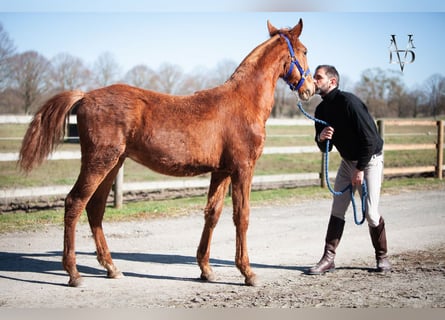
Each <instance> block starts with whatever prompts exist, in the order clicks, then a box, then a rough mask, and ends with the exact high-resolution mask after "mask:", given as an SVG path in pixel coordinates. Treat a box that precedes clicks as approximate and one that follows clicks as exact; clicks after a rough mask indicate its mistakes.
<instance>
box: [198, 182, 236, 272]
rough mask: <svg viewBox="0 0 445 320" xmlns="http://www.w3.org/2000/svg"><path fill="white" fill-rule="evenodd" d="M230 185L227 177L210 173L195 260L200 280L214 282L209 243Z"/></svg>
mask: <svg viewBox="0 0 445 320" xmlns="http://www.w3.org/2000/svg"><path fill="white" fill-rule="evenodd" d="M229 184H230V178H229V177H228V176H227V175H221V174H219V173H212V177H211V180H210V187H209V194H208V196H207V206H206V208H205V211H204V219H205V223H204V229H203V230H202V235H201V241H200V242H199V246H198V250H197V253H196V259H197V261H198V265H199V267H200V268H201V279H202V280H207V281H214V280H215V275H214V273H213V270H212V268H211V267H210V264H209V258H210V243H211V241H212V235H213V230H214V229H215V226H216V224H217V223H218V220H219V217H220V216H221V212H222V209H223V205H224V197H225V195H226V193H227V189H228V187H229Z"/></svg>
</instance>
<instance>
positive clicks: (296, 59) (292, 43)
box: [267, 19, 315, 101]
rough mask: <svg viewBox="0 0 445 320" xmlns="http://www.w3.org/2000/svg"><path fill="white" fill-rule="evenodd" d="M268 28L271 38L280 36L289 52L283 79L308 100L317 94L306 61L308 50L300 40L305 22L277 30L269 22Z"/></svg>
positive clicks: (301, 21)
mask: <svg viewBox="0 0 445 320" xmlns="http://www.w3.org/2000/svg"><path fill="white" fill-rule="evenodd" d="M267 28H268V29H269V34H270V36H271V37H273V36H275V35H279V36H280V37H281V38H282V39H283V43H285V46H286V50H287V51H288V57H289V58H288V59H287V60H286V62H285V64H284V69H283V73H282V74H281V77H282V78H283V79H284V80H285V81H286V82H287V84H288V85H289V87H290V88H291V90H295V91H298V95H299V97H300V98H301V99H302V100H305V101H306V100H308V99H309V98H310V97H312V96H313V95H314V93H315V84H314V79H313V78H312V75H311V74H310V71H309V66H308V63H307V59H306V53H307V49H306V47H305V46H304V45H303V44H302V43H301V41H300V39H299V37H300V35H301V31H302V30H303V20H301V19H300V21H299V22H298V24H297V25H296V26H295V27H293V28H292V29H277V28H275V27H274V26H273V25H272V24H271V23H270V22H269V21H267Z"/></svg>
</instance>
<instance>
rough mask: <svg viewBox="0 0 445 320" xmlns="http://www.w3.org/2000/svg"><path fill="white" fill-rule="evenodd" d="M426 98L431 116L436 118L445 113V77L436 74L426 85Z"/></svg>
mask: <svg viewBox="0 0 445 320" xmlns="http://www.w3.org/2000/svg"><path fill="white" fill-rule="evenodd" d="M423 92H424V96H425V99H426V101H427V103H428V105H429V106H430V115H431V116H433V117H434V118H436V117H437V116H438V115H439V114H440V113H444V112H445V105H444V104H445V77H444V76H442V75H440V74H438V73H436V74H433V75H432V76H430V77H429V78H428V79H427V80H425V83H424V89H423Z"/></svg>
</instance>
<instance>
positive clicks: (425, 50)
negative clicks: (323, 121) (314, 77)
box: [0, 0, 445, 87]
mask: <svg viewBox="0 0 445 320" xmlns="http://www.w3.org/2000/svg"><path fill="white" fill-rule="evenodd" d="M349 1H351V0H349ZM15 2H17V1H15ZM82 2H83V0H78V1H77V2H75V3H77V6H73V4H72V2H68V1H64V0H59V1H56V0H41V1H38V2H37V3H39V4H40V5H39V6H35V5H33V4H34V3H35V1H34V2H32V1H26V0H24V1H21V2H19V3H18V4H14V2H12V1H9V2H8V1H4V0H0V22H1V23H2V24H3V27H4V29H5V30H6V31H7V32H8V33H9V35H10V37H11V38H12V40H13V41H14V43H15V45H16V47H17V50H18V52H24V51H27V50H35V51H37V52H39V53H41V54H42V55H44V56H45V57H47V58H48V59H51V58H52V57H53V56H54V55H56V54H58V53H61V52H67V53H70V54H72V55H74V56H76V57H79V58H82V59H83V61H84V62H85V63H86V64H88V65H91V64H93V63H94V61H95V60H96V59H97V57H98V56H99V55H100V54H101V53H103V52H111V53H112V54H113V55H114V58H115V59H116V61H117V62H118V63H119V64H120V65H121V67H122V71H123V72H126V71H128V70H129V69H130V68H131V67H133V66H135V65H137V64H146V65H147V66H149V67H151V68H153V69H155V70H156V69H157V68H158V67H159V66H160V65H161V64H162V63H170V64H174V65H179V66H180V67H181V68H182V69H183V71H184V72H190V71H193V70H194V69H195V68H198V67H204V68H208V69H211V68H214V67H215V66H216V65H217V64H218V62H221V61H222V60H225V59H229V60H233V61H235V62H236V63H240V62H241V60H242V59H243V58H244V57H245V56H246V55H247V54H248V53H249V52H250V51H251V50H252V49H253V48H254V47H256V46H257V45H258V44H260V43H261V42H263V41H265V40H266V39H267V38H268V33H267V27H266V22H267V20H268V19H269V20H270V21H271V22H272V23H273V24H274V25H275V26H277V27H287V26H293V25H295V24H296V23H297V22H298V20H299V18H302V19H303V22H304V29H303V34H302V36H301V40H302V42H303V43H304V44H305V45H306V46H307V47H308V49H309V53H308V61H309V64H310V67H311V69H314V68H315V67H316V66H317V65H318V64H322V63H323V64H324V63H329V64H333V65H335V66H337V68H338V70H339V71H340V73H341V75H342V76H344V77H347V78H349V79H350V81H352V82H354V81H357V80H358V79H359V77H360V74H361V73H362V71H363V70H365V69H367V68H377V67H378V68H382V69H384V70H387V69H393V70H396V71H399V70H400V67H399V66H398V65H397V64H389V45H390V37H391V34H396V36H397V44H398V46H399V48H400V49H405V48H406V45H407V40H408V36H407V35H408V34H413V42H414V45H415V46H416V49H414V51H415V55H416V59H415V61H414V63H412V64H409V65H406V67H405V69H404V72H403V78H404V80H405V83H406V84H407V85H408V87H415V86H416V85H421V84H422V83H423V82H424V80H425V79H427V78H428V77H429V76H430V75H432V74H434V73H440V74H442V75H445V62H444V59H443V52H445V47H444V46H445V44H444V41H442V38H443V33H444V32H445V6H444V5H443V4H442V5H440V4H437V5H433V4H431V5H429V2H428V1H426V2H425V3H423V6H422V8H418V9H416V6H415V5H414V4H413V5H411V1H410V0H404V1H397V0H396V1H392V2H391V1H386V2H385V3H392V5H391V6H389V8H388V9H387V10H385V7H378V8H377V7H375V6H374V5H371V6H370V7H369V6H368V7H366V6H363V5H362V6H361V7H358V8H356V9H354V8H355V7H354V5H353V3H357V2H356V1H355V2H353V3H352V2H351V3H352V6H348V7H347V6H346V4H348V0H340V1H339V2H338V5H339V7H338V8H340V9H338V8H337V9H335V10H334V9H329V8H330V7H329V6H328V5H325V7H323V8H328V10H322V9H320V8H321V7H320V8H318V9H317V5H318V4H320V3H324V2H325V1H323V0H320V1H312V2H310V3H311V4H310V5H307V6H303V8H302V10H301V11H293V10H295V8H294V7H293V6H291V5H288V4H289V3H290V4H295V1H293V2H286V1H284V0H282V1H276V3H275V2H274V5H275V7H276V8H277V9H274V8H273V7H270V6H267V5H266V2H265V1H256V2H255V3H256V5H251V7H250V9H249V6H248V5H247V4H249V3H254V1H245V2H243V3H244V5H243V6H240V5H237V4H236V3H238V2H239V1H238V2H235V1H226V2H225V7H219V6H218V5H213V7H210V8H207V7H205V6H204V7H203V6H202V5H201V6H197V5H196V6H193V5H190V4H189V5H188V6H184V5H183V4H184V3H185V2H181V1H174V0H170V1H169V2H168V4H169V5H167V4H166V2H165V3H164V4H157V5H156V6H155V7H153V6H150V7H148V8H147V7H142V6H140V1H139V2H138V1H136V0H128V1H126V2H125V3H126V4H127V6H123V5H122V4H121V5H118V3H122V1H120V2H116V3H115V1H113V0H108V1H106V3H107V6H104V5H103V4H104V3H105V2H104V1H102V0H99V1H95V2H94V3H95V4H96V6H93V7H91V6H90V7H89V6H82V5H81V4H82ZM90 2H92V1H90ZM379 2H381V0H374V1H372V2H371V3H373V4H375V3H379ZM27 3H28V5H27V6H26V4H27ZM145 3H146V2H145ZM176 3H177V4H178V5H179V6H175V4H176ZM192 3H195V4H197V3H201V1H195V2H192ZM268 3H270V1H269V2H268ZM327 3H331V2H326V3H325V4H327ZM397 3H399V4H404V6H401V7H400V9H398V10H395V9H394V7H395V5H396V4H397ZM442 3H443V2H442ZM180 4H182V5H180ZM342 4H345V6H344V9H343V10H342V9H341V7H342V6H341V5H342ZM425 4H426V5H425ZM100 5H102V6H100ZM228 5H232V7H228ZM286 5H287V6H286ZM417 6H419V5H417ZM300 7H301V6H300ZM171 8H175V9H174V11H172V9H171ZM258 8H259V9H258ZM284 9H286V10H284ZM289 9H290V11H289ZM282 10H284V11H282ZM278 11H280V12H278Z"/></svg>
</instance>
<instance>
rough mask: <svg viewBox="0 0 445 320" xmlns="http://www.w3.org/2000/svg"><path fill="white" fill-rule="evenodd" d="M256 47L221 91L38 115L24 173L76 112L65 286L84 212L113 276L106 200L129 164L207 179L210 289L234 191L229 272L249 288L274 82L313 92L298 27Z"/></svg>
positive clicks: (202, 246)
mask: <svg viewBox="0 0 445 320" xmlns="http://www.w3.org/2000/svg"><path fill="white" fill-rule="evenodd" d="M267 26H268V30H269V34H270V38H269V39H268V40H267V41H265V42H264V43H262V44H260V45H259V46H258V47H256V48H255V49H254V50H253V51H252V52H251V53H250V54H249V55H248V56H247V57H246V58H245V59H244V60H243V61H242V63H241V64H240V65H239V66H238V68H237V69H236V70H235V72H234V73H233V74H232V76H231V77H230V79H228V80H227V81H226V82H225V83H224V84H222V85H220V86H218V87H215V88H212V89H208V90H203V91H199V92H196V93H194V94H192V95H189V96H172V95H167V94H163V93H158V92H153V91H149V90H143V89H140V88H135V87H131V86H127V85H112V86H109V87H105V88H100V89H97V90H93V91H90V92H87V93H84V92H81V91H67V92H62V93H60V94H58V95H55V96H54V97H52V98H51V99H50V100H49V101H47V102H46V104H44V105H43V106H42V107H41V108H40V110H39V111H38V112H37V113H36V114H35V116H34V118H33V120H32V122H31V124H30V126H29V128H28V130H27V132H26V135H25V137H24V140H23V144H22V147H21V150H20V159H19V164H20V167H21V168H22V169H23V170H24V171H26V172H28V171H30V170H32V169H33V168H34V167H35V166H37V165H39V164H41V163H42V162H43V161H44V160H45V159H46V157H47V156H48V154H49V153H50V152H52V151H53V150H54V148H55V146H56V145H57V144H58V143H59V142H60V141H61V137H62V136H63V134H64V126H65V121H66V116H67V114H68V113H69V112H70V110H71V109H72V108H74V107H77V126H78V132H79V138H80V147H81V153H82V157H81V169H80V174H79V177H78V179H77V181H76V183H75V184H74V186H73V188H72V190H71V191H70V192H69V194H68V195H67V197H66V199H65V217H64V224H65V229H64V249H63V260H62V263H63V267H64V269H65V270H66V271H67V272H68V274H69V277H70V279H69V282H68V284H69V285H70V286H78V285H80V284H81V280H82V278H81V275H80V274H79V272H78V270H77V266H76V254H75V229H76V224H77V221H78V219H79V216H80V215H81V213H82V212H83V210H84V209H86V212H87V216H88V221H89V224H90V227H91V231H92V234H93V238H94V241H95V243H96V249H97V259H98V261H99V263H100V264H101V265H102V266H104V267H105V268H106V270H107V275H108V277H110V278H118V277H121V276H122V273H121V272H120V271H119V270H118V269H117V268H116V267H115V265H114V263H113V260H112V258H111V254H110V251H109V249H108V246H107V242H106V240H105V236H104V233H103V230H102V219H103V216H104V212H105V207H106V200H107V196H108V194H109V192H110V189H111V187H112V185H113V181H114V179H115V177H116V175H117V172H118V170H119V168H120V167H121V166H122V163H123V162H124V160H125V158H127V157H129V158H131V159H133V160H135V161H136V162H138V163H140V164H143V165H145V166H147V167H148V168H150V169H152V170H154V171H156V172H159V173H162V174H166V175H172V176H195V175H199V174H203V173H206V172H211V179H210V187H209V190H208V199H207V205H206V207H205V221H204V222H205V223H204V228H203V231H202V235H201V240H200V243H199V246H198V249H197V262H198V264H199V267H200V269H201V279H203V280H208V281H212V280H214V279H215V276H214V273H213V271H212V269H211V267H210V265H209V256H210V242H211V239H212V234H213V230H214V228H215V226H216V224H217V222H218V219H219V217H220V214H221V211H222V208H223V202H224V197H225V195H226V193H227V189H228V187H229V184H230V183H232V203H233V221H234V224H235V227H236V256H235V263H236V266H237V268H238V269H239V270H240V272H241V273H242V275H244V277H245V284H247V285H255V283H256V276H255V273H254V272H253V271H252V270H251V267H250V263H249V257H248V253H247V241H246V231H247V227H248V223H249V214H250V205H249V198H250V190H251V183H252V177H253V173H254V168H255V163H256V161H257V160H258V158H259V157H260V155H261V153H262V150H263V146H264V140H265V135H266V134H265V123H266V120H267V119H268V117H269V115H270V113H271V109H272V106H273V104H274V91H275V86H276V82H277V80H278V78H280V77H281V78H283V79H284V80H285V81H286V82H287V83H288V84H289V85H290V86H291V88H293V89H295V90H298V94H299V96H300V98H301V99H303V100H307V99H309V97H311V96H312V95H313V94H314V92H315V86H314V82H313V79H312V77H311V75H310V74H309V68H308V63H307V60H306V48H305V47H304V45H303V44H302V43H301V42H300V40H299V36H300V34H301V31H302V27H303V23H302V20H301V19H300V21H299V23H298V24H297V25H296V26H294V27H293V28H286V29H281V30H279V29H277V28H275V27H274V26H273V25H272V24H271V23H270V22H269V21H267ZM294 66H296V67H294Z"/></svg>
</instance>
